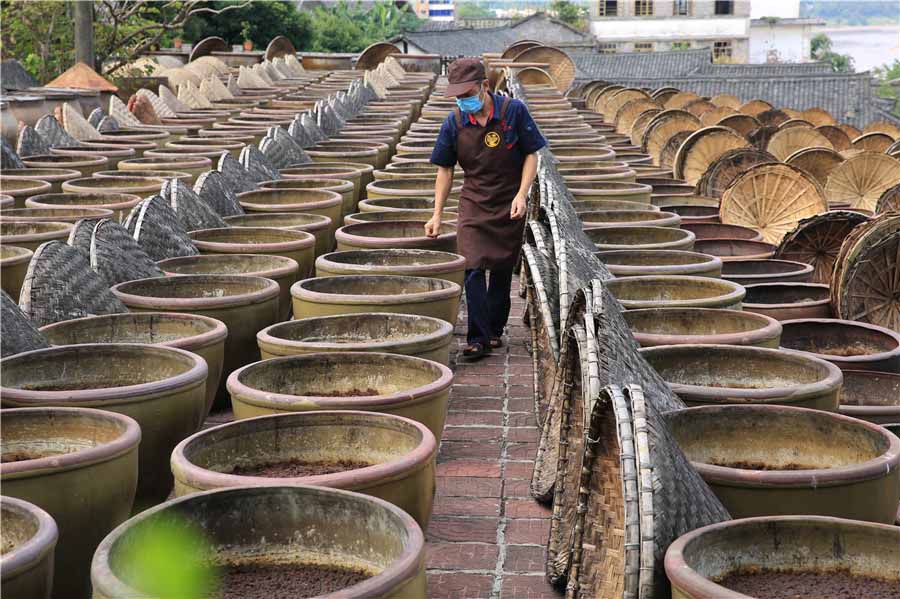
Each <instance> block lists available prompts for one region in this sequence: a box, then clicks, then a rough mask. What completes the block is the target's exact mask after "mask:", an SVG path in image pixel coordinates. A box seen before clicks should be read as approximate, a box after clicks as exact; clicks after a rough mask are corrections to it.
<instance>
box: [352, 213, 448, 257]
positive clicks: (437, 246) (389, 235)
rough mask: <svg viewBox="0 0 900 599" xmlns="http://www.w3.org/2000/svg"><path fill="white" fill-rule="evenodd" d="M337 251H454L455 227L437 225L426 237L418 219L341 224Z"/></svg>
mask: <svg viewBox="0 0 900 599" xmlns="http://www.w3.org/2000/svg"><path fill="white" fill-rule="evenodd" d="M334 237H335V241H337V249H338V251H344V250H364V249H387V248H402V249H406V248H409V249H420V250H434V251H439V252H451V253H455V252H456V226H455V225H452V224H447V223H444V224H441V228H440V231H439V233H438V235H437V237H427V236H426V235H425V228H424V224H423V223H422V221H409V220H407V221H393V220H391V221H383V222H370V223H360V224H356V225H344V226H343V227H341V228H339V229H338V230H337V231H336V232H335V234H334Z"/></svg>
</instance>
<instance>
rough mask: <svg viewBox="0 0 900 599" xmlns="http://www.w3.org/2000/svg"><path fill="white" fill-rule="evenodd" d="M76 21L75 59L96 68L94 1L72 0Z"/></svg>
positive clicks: (73, 14) (73, 15)
mask: <svg viewBox="0 0 900 599" xmlns="http://www.w3.org/2000/svg"><path fill="white" fill-rule="evenodd" d="M72 17H73V20H74V21H75V61H76V62H83V63H84V64H86V65H87V66H89V67H91V68H92V69H93V68H94V3H93V2H92V1H91V0H72Z"/></svg>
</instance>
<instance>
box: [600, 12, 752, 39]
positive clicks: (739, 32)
mask: <svg viewBox="0 0 900 599" xmlns="http://www.w3.org/2000/svg"><path fill="white" fill-rule="evenodd" d="M591 33H592V34H593V35H594V37H597V38H599V39H600V41H601V42H602V41H607V40H608V41H617V40H621V41H629V40H639V41H640V40H641V39H646V40H648V41H649V40H683V39H691V38H722V39H728V38H736V37H747V36H749V35H750V21H749V19H747V18H745V17H711V18H705V19H695V18H690V17H669V18H667V19H657V18H640V19H639V18H633V19H598V20H594V21H591Z"/></svg>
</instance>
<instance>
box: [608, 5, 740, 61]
mask: <svg viewBox="0 0 900 599" xmlns="http://www.w3.org/2000/svg"><path fill="white" fill-rule="evenodd" d="M754 2H755V0H754ZM590 15H591V33H592V34H593V35H594V37H596V38H597V41H598V44H599V51H600V52H601V53H608V54H612V53H618V52H657V51H665V50H687V49H691V48H712V49H713V53H714V56H715V58H716V59H717V60H720V61H723V62H747V60H748V58H749V46H750V43H749V42H750V1H749V0H599V1H597V2H593V3H591V6H590Z"/></svg>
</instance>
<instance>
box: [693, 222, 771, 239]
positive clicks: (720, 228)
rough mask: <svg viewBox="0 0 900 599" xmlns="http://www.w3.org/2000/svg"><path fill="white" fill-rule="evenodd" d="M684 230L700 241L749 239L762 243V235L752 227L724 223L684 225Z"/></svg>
mask: <svg viewBox="0 0 900 599" xmlns="http://www.w3.org/2000/svg"><path fill="white" fill-rule="evenodd" d="M682 229H685V230H687V231H690V232H692V233H693V234H694V235H695V236H696V237H697V239H698V240H700V239H747V240H749V241H762V238H763V237H762V233H760V232H759V231H757V230H756V229H751V228H750V227H742V226H740V225H723V224H722V223H684V226H682Z"/></svg>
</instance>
